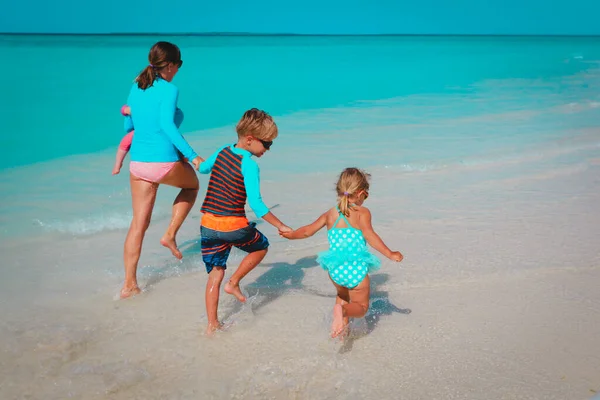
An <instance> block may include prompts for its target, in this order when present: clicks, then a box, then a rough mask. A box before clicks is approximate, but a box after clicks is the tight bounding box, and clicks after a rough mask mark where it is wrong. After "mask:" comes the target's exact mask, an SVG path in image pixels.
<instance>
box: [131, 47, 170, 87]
mask: <svg viewBox="0 0 600 400" xmlns="http://www.w3.org/2000/svg"><path fill="white" fill-rule="evenodd" d="M148 62H149V64H148V65H147V66H146V68H144V70H143V71H142V72H140V74H139V75H138V76H137V78H135V81H136V82H137V84H138V87H139V88H140V89H142V90H146V89H148V88H149V87H150V86H152V84H153V83H154V81H155V80H156V78H157V77H158V73H159V72H160V71H161V70H162V69H163V68H165V67H166V66H167V65H168V64H169V63H173V64H176V65H178V66H181V51H179V47H177V46H176V45H174V44H173V43H169V42H158V43H156V44H154V46H152V48H151V49H150V53H149V54H148Z"/></svg>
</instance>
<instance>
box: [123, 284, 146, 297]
mask: <svg viewBox="0 0 600 400" xmlns="http://www.w3.org/2000/svg"><path fill="white" fill-rule="evenodd" d="M141 292H142V291H141V290H140V288H139V287H137V286H134V287H131V288H126V287H124V288H123V289H121V299H126V298H128V297H131V296H135V295H136V294H140V293H141Z"/></svg>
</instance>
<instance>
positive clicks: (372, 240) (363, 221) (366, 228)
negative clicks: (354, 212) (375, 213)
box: [359, 207, 404, 261]
mask: <svg viewBox="0 0 600 400" xmlns="http://www.w3.org/2000/svg"><path fill="white" fill-rule="evenodd" d="M359 224H360V230H361V231H362V232H363V235H364V237H365V239H366V240H367V243H369V244H370V245H371V247H373V248H374V249H375V250H377V251H378V252H380V253H381V254H383V255H384V256H386V257H387V258H389V259H390V260H394V261H402V258H404V257H403V256H402V254H400V252H399V251H392V250H390V248H389V247H387V246H386V244H385V243H384V242H383V240H382V239H381V238H380V237H379V235H378V234H377V233H376V232H375V230H374V229H373V225H372V224H371V211H369V209H368V208H366V207H362V210H361V213H360V220H359Z"/></svg>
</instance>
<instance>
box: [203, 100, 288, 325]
mask: <svg viewBox="0 0 600 400" xmlns="http://www.w3.org/2000/svg"><path fill="white" fill-rule="evenodd" d="M236 131H237V134H238V141H237V143H236V144H232V145H227V146H224V147H222V148H220V149H219V150H217V152H215V153H214V154H213V155H212V156H211V157H210V158H208V159H207V160H206V161H204V162H203V163H202V164H201V165H200V173H201V174H208V173H209V172H210V173H211V175H210V179H209V181H208V188H207V190H206V197H205V198H204V203H203V204H202V208H201V209H200V211H201V212H202V213H204V215H203V216H202V222H201V227H200V233H201V237H202V239H201V245H202V260H203V261H204V263H205V265H206V272H208V282H207V283H206V295H205V299H206V314H207V317H208V327H207V328H206V334H207V335H211V334H213V333H214V331H215V330H217V329H219V328H220V326H221V324H220V323H219V320H218V318H217V308H218V305H219V291H220V288H221V282H222V280H223V277H224V276H225V269H226V268H227V265H226V262H227V258H228V257H229V252H230V251H231V247H233V246H235V247H237V248H238V249H240V250H243V251H245V252H246V253H248V255H246V257H245V258H244V259H243V260H242V262H241V263H240V265H239V267H238V269H237V270H236V271H235V272H234V273H233V275H232V276H231V278H230V279H229V282H227V284H225V292H226V293H229V294H232V295H234V296H235V297H236V298H237V299H238V300H239V301H241V302H245V301H246V298H245V297H244V295H243V294H242V292H241V290H240V280H241V279H242V278H243V277H244V276H246V275H247V274H248V273H249V272H250V271H252V270H253V269H254V268H255V267H256V266H257V265H258V264H259V263H260V262H261V261H262V260H263V258H265V256H266V255H267V249H268V247H269V241H268V240H267V238H266V237H265V236H264V235H263V234H262V233H261V232H260V231H259V230H257V229H256V228H255V225H256V224H254V223H248V219H247V218H246V213H245V211H244V206H245V204H246V199H247V200H248V203H249V204H250V208H251V209H252V211H254V213H255V214H256V216H257V217H259V218H263V219H264V220H265V221H267V222H268V223H270V224H271V225H273V226H274V227H275V228H277V229H278V230H279V231H281V232H290V231H291V228H289V227H288V226H287V225H285V224H284V223H282V222H281V221H280V220H279V219H278V218H277V217H276V216H275V215H274V214H273V213H271V212H270V211H269V209H268V207H267V206H266V205H265V204H264V203H263V201H262V198H261V195H260V176H259V175H260V173H259V168H258V165H257V164H256V161H254V159H252V158H251V157H252V156H256V157H262V155H263V154H265V152H267V150H269V148H270V147H271V145H272V144H273V140H274V139H275V138H276V137H277V125H276V124H275V122H274V121H273V118H271V116H270V115H269V114H267V113H266V112H264V111H261V110H258V109H256V108H253V109H251V110H248V111H246V112H245V113H244V115H243V116H242V118H241V119H240V121H239V122H238V124H237V126H236Z"/></svg>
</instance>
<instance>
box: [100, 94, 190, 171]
mask: <svg viewBox="0 0 600 400" xmlns="http://www.w3.org/2000/svg"><path fill="white" fill-rule="evenodd" d="M121 115H123V116H124V117H125V131H126V132H127V134H126V135H125V136H123V138H122V139H121V143H119V148H118V149H117V156H116V159H115V165H114V166H113V170H112V174H113V175H117V174H118V173H119V172H121V168H122V167H123V161H124V160H125V156H126V155H127V153H128V152H129V149H131V142H132V141H133V122H132V120H131V108H130V107H129V106H128V105H127V104H125V105H124V106H122V107H121ZM174 122H175V125H176V126H177V127H178V128H179V127H180V126H181V123H182V122H183V112H182V111H181V110H180V109H179V108H177V109H175V118H174ZM181 158H182V156H181Z"/></svg>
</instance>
